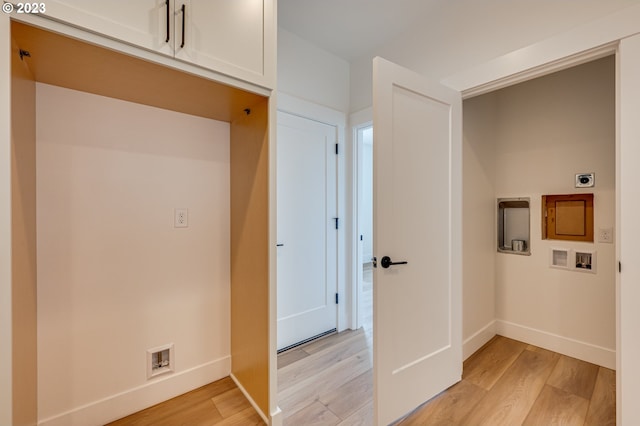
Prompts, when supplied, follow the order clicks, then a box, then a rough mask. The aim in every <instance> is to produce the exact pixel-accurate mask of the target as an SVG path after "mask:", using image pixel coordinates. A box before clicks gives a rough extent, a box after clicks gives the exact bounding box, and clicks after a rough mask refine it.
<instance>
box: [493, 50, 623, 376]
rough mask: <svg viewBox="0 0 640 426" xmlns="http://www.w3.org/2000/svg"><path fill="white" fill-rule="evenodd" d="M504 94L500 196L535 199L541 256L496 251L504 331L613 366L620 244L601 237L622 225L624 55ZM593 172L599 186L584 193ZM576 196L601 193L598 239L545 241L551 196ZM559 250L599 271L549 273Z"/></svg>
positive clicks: (534, 227) (534, 231) (534, 242)
mask: <svg viewBox="0 0 640 426" xmlns="http://www.w3.org/2000/svg"><path fill="white" fill-rule="evenodd" d="M497 96H498V110H497V113H498V121H497V132H496V134H495V138H496V150H495V152H496V158H495V162H496V168H495V171H496V193H495V197H496V198H503V197H505V198H508V197H530V198H531V253H532V254H531V256H518V255H512V254H503V253H497V254H496V317H497V319H498V332H499V333H501V334H506V335H508V336H510V337H514V338H521V339H527V341H529V343H533V344H538V345H542V346H546V347H548V348H550V349H554V350H558V351H559V352H565V353H566V352H567V350H569V351H573V352H572V353H569V354H570V355H572V356H575V357H579V358H582V359H586V360H590V361H591V362H594V363H599V364H604V365H607V366H609V367H612V368H613V367H614V366H615V347H616V337H615V336H616V331H615V330H616V329H615V318H616V315H615V268H616V266H617V265H616V262H615V260H616V259H615V245H614V244H607V243H599V242H598V241H597V234H598V232H597V231H598V228H614V226H615V61H614V57H607V58H603V59H600V60H597V61H593V62H590V63H587V64H584V65H581V66H578V67H574V68H570V69H568V70H565V71H562V72H558V73H554V74H551V75H548V76H545V77H542V78H538V79H535V80H531V81H529V82H525V83H522V84H518V85H515V86H511V87H508V88H506V89H503V90H501V91H499V92H497ZM589 172H595V187H593V188H581V189H577V188H575V174H576V173H589ZM571 193H594V200H595V201H594V218H595V226H594V228H595V234H596V242H595V243H579V242H569V241H554V240H542V239H541V196H542V195H544V194H571ZM494 202H495V200H494ZM487 226H495V219H494V220H493V223H491V224H487ZM615 238H617V236H614V239H615ZM492 242H493V243H494V244H495V234H494V238H492ZM552 247H560V248H569V249H576V250H580V249H584V250H596V251H597V273H595V274H592V273H585V272H575V271H567V270H559V269H552V268H549V250H550V249H551V248H552ZM532 339H533V341H532Z"/></svg>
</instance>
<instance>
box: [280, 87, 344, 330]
mask: <svg viewBox="0 0 640 426" xmlns="http://www.w3.org/2000/svg"><path fill="white" fill-rule="evenodd" d="M277 109H278V111H279V112H285V113H287V114H291V115H295V116H298V117H302V118H306V119H308V120H313V121H317V122H319V123H323V124H326V125H328V126H331V127H335V129H336V138H337V141H338V158H337V176H336V186H337V204H338V205H337V208H338V218H340V220H339V227H338V239H337V241H338V244H337V253H336V255H337V262H336V270H337V277H338V283H337V284H338V285H337V292H338V294H339V298H340V303H338V318H337V321H336V328H337V330H338V332H340V331H343V330H345V329H346V328H348V327H349V326H350V324H351V315H352V309H351V301H352V300H353V295H352V292H351V291H350V289H348V288H347V286H346V277H347V268H346V265H347V256H346V255H345V254H346V253H347V252H346V249H345V241H346V235H347V229H348V224H349V221H348V220H347V216H346V213H345V212H346V209H345V206H346V198H345V192H346V191H345V189H346V185H345V184H344V182H346V180H345V170H346V162H345V155H344V154H345V152H346V149H344V148H345V127H346V121H347V120H346V115H345V114H344V113H342V112H340V111H336V110H334V109H331V108H328V107H325V106H322V105H318V104H314V103H312V102H309V101H305V100H303V99H300V98H297V97H295V96H291V95H288V94H285V93H278V106H277ZM276 143H277V139H276ZM276 167H277V165H276ZM274 169H275V168H274ZM275 284H276V287H277V282H275ZM276 327H277V325H276Z"/></svg>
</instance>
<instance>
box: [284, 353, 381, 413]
mask: <svg viewBox="0 0 640 426" xmlns="http://www.w3.org/2000/svg"><path fill="white" fill-rule="evenodd" d="M371 368H372V363H371V360H370V352H369V349H366V350H363V351H361V352H359V353H358V354H356V355H353V356H351V357H349V358H347V359H345V360H342V361H341V362H340V363H337V364H335V365H332V366H330V367H328V368H327V369H326V370H324V371H322V372H320V373H319V374H317V375H316V376H313V377H309V378H307V379H305V380H303V381H302V382H299V383H297V384H295V385H294V386H290V387H288V388H286V389H285V390H283V391H281V392H279V393H278V397H279V401H278V405H279V406H280V408H281V409H282V410H283V411H284V413H285V416H286V415H287V414H288V413H295V412H296V411H298V410H300V409H302V408H304V407H305V406H307V405H308V404H309V401H315V400H318V399H319V398H320V395H323V394H325V393H328V392H331V391H333V390H335V389H338V388H339V387H340V386H342V385H344V384H345V383H347V382H349V381H350V380H352V379H353V378H355V377H357V376H359V375H360V374H362V373H364V372H366V371H371Z"/></svg>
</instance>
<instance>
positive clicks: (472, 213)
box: [462, 93, 497, 358]
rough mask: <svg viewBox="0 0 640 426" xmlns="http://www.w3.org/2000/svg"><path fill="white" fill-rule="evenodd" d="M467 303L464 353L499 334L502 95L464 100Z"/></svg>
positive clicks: (465, 270) (464, 265)
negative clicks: (499, 105)
mask: <svg viewBox="0 0 640 426" xmlns="http://www.w3.org/2000/svg"><path fill="white" fill-rule="evenodd" d="M463 110H464V123H463V141H462V164H463V185H462V186H463V191H462V196H463V201H462V203H463V213H462V233H463V242H464V243H463V245H462V250H463V253H462V261H463V263H462V276H463V279H462V282H463V291H462V297H463V299H462V306H463V312H464V315H463V325H462V336H463V339H464V346H463V355H464V357H465V358H467V357H468V356H469V355H471V354H473V353H474V352H475V351H476V350H478V349H479V348H480V347H481V346H482V345H483V344H485V343H486V342H487V341H488V340H489V339H491V338H492V337H493V335H494V334H495V280H496V271H495V269H496V267H495V253H496V246H495V235H496V221H495V217H494V215H495V202H494V196H495V193H496V189H495V179H496V176H495V175H496V171H495V168H496V162H495V156H496V152H495V132H496V110H497V97H496V96H495V94H491V93H490V94H487V95H484V96H478V97H475V98H471V99H467V100H465V101H464V103H463Z"/></svg>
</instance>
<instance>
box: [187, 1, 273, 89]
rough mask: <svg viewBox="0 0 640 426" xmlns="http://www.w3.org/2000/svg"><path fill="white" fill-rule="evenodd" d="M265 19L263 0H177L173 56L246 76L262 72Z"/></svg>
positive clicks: (228, 72) (248, 77)
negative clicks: (183, 29) (174, 52)
mask: <svg viewBox="0 0 640 426" xmlns="http://www.w3.org/2000/svg"><path fill="white" fill-rule="evenodd" d="M182 5H184V6H185V14H184V17H185V20H184V22H185V32H184V45H183V44H182V33H180V34H178V32H181V31H182V22H183V21H182V11H181V8H182ZM264 22H265V13H264V1H263V0H176V58H178V59H181V60H184V61H188V62H192V63H196V64H199V65H202V66H204V67H207V68H212V69H216V70H219V71H220V72H222V73H225V74H236V75H238V76H244V78H245V79H250V78H251V76H252V75H263V74H264V58H263V55H264V33H265V25H264Z"/></svg>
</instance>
